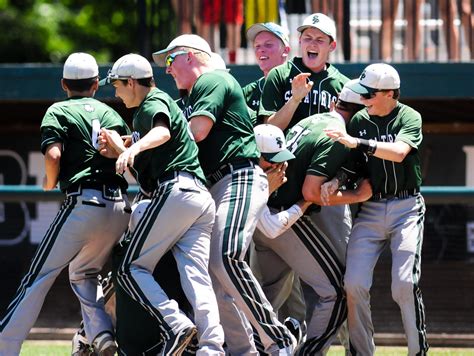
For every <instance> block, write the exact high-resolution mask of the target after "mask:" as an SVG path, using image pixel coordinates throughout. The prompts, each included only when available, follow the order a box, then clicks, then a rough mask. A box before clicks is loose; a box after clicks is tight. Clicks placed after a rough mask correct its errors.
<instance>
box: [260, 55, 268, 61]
mask: <svg viewBox="0 0 474 356" xmlns="http://www.w3.org/2000/svg"><path fill="white" fill-rule="evenodd" d="M258 59H259V60H261V61H266V60H267V59H268V56H260V57H258Z"/></svg>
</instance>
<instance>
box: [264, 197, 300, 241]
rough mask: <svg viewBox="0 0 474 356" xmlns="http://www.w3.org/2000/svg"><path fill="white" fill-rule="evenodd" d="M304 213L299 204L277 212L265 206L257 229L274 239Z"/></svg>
mask: <svg viewBox="0 0 474 356" xmlns="http://www.w3.org/2000/svg"><path fill="white" fill-rule="evenodd" d="M302 215H303V211H302V210H301V208H300V207H299V206H298V204H294V205H292V206H291V207H290V208H289V209H287V210H284V211H280V212H279V213H276V214H272V212H271V211H270V209H269V208H268V206H265V208H264V210H263V212H262V215H261V216H260V219H259V220H258V222H257V229H259V230H260V231H261V232H262V233H263V234H264V235H265V236H266V237H268V238H269V239H274V238H276V237H278V236H280V235H281V234H282V233H284V232H285V231H286V230H288V229H289V228H290V227H291V226H292V225H293V224H294V223H295V222H296V220H298V219H299V218H300V217H301V216H302Z"/></svg>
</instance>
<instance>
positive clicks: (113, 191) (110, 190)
mask: <svg viewBox="0 0 474 356" xmlns="http://www.w3.org/2000/svg"><path fill="white" fill-rule="evenodd" d="M102 197H103V198H104V199H106V200H112V201H117V200H122V199H123V197H122V190H121V189H120V187H118V186H117V187H110V186H107V185H105V184H104V185H103V186H102Z"/></svg>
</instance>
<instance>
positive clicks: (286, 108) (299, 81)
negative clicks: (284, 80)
mask: <svg viewBox="0 0 474 356" xmlns="http://www.w3.org/2000/svg"><path fill="white" fill-rule="evenodd" d="M309 76H311V73H300V74H298V75H297V76H295V77H294V78H293V80H292V82H291V93H292V94H291V98H290V100H288V101H287V102H286V103H285V105H283V106H282V107H281V109H279V110H278V111H277V112H276V113H274V114H272V115H270V116H268V117H266V118H265V117H264V119H263V121H264V122H265V123H268V124H272V125H275V126H278V127H279V128H280V129H282V130H285V129H286V128H287V127H288V125H289V124H290V121H291V118H292V117H293V115H294V114H295V111H296V109H297V108H298V106H299V105H300V103H301V101H302V100H304V98H305V97H306V95H308V93H309V91H310V90H311V88H312V87H313V82H311V81H308V77H309Z"/></svg>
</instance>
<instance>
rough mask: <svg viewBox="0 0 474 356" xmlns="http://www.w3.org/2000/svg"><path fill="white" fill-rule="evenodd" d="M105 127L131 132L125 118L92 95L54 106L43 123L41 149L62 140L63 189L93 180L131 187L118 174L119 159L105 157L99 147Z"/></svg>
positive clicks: (123, 132)
mask: <svg viewBox="0 0 474 356" xmlns="http://www.w3.org/2000/svg"><path fill="white" fill-rule="evenodd" d="M101 128H107V129H111V130H115V131H117V132H118V133H120V134H121V135H126V134H129V133H130V130H129V128H128V126H127V124H126V123H125V121H124V120H123V119H122V118H121V117H120V115H119V114H117V112H115V111H114V110H113V109H112V108H110V107H109V106H107V105H105V104H104V103H101V102H100V101H98V100H96V99H94V98H90V97H72V98H68V99H67V100H64V101H61V102H58V103H55V104H53V105H51V106H50V107H49V108H48V110H47V111H46V114H45V115H44V117H43V120H42V122H41V152H43V154H44V153H45V152H46V149H47V147H48V146H49V145H50V144H52V143H58V142H59V143H62V145H63V151H62V153H61V162H60V172H59V177H58V180H59V188H60V189H61V190H62V191H64V190H66V189H67V188H68V187H69V186H70V185H71V184H74V183H78V182H81V181H82V182H84V181H91V182H97V183H114V184H120V185H121V186H123V187H126V186H127V183H126V181H125V179H124V178H123V177H122V176H121V175H117V174H116V173H115V160H114V159H109V158H105V157H104V156H102V155H101V154H100V153H99V151H98V150H97V148H98V140H97V139H98V136H99V133H100V129H101Z"/></svg>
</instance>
